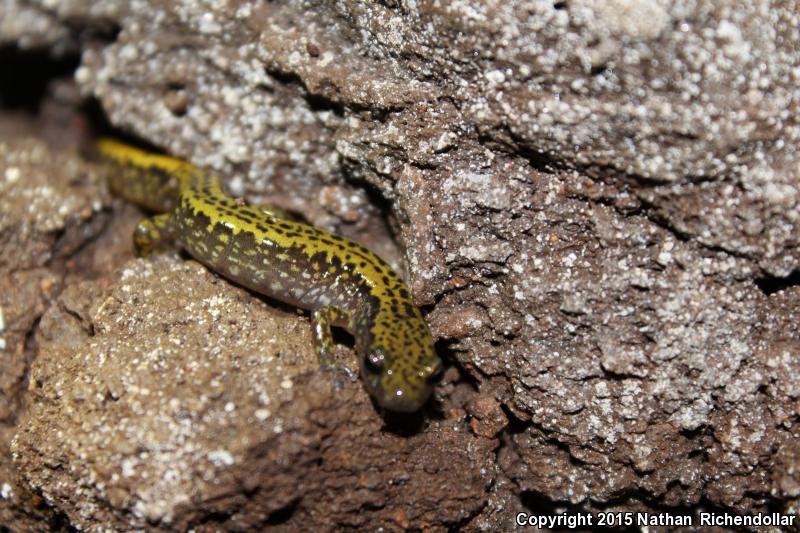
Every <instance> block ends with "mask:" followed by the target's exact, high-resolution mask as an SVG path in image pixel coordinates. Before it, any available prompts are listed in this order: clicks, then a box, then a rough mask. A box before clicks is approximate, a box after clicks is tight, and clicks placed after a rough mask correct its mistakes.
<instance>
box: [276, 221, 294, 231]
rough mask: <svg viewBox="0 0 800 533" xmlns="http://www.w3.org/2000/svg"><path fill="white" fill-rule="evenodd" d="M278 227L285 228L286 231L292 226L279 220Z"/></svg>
mask: <svg viewBox="0 0 800 533" xmlns="http://www.w3.org/2000/svg"><path fill="white" fill-rule="evenodd" d="M278 227H279V228H281V229H285V230H286V231H289V230H290V229H292V226H291V225H290V224H287V223H286V222H280V223H279V224H278Z"/></svg>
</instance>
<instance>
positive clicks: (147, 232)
mask: <svg viewBox="0 0 800 533" xmlns="http://www.w3.org/2000/svg"><path fill="white" fill-rule="evenodd" d="M174 237H175V226H174V224H173V220H172V215H171V214H169V213H164V214H162V215H156V216H154V217H152V218H146V219H144V220H142V221H141V222H139V224H138V225H137V226H136V229H135V230H134V232H133V249H134V251H135V252H136V255H137V256H138V257H142V256H145V255H149V254H150V253H152V252H153V250H155V249H156V248H157V247H158V246H159V245H160V244H163V243H165V242H167V241H169V240H172V239H173V238H174Z"/></svg>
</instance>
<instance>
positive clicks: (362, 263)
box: [358, 261, 367, 268]
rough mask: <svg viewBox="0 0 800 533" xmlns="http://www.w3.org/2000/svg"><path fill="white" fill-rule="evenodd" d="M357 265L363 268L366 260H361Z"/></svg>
mask: <svg viewBox="0 0 800 533" xmlns="http://www.w3.org/2000/svg"><path fill="white" fill-rule="evenodd" d="M358 266H359V268H364V267H365V266H367V262H366V261H361V262H360V263H359V264H358Z"/></svg>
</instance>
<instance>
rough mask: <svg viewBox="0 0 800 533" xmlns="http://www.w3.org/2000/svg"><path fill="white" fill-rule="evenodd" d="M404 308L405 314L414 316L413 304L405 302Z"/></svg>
mask: <svg viewBox="0 0 800 533" xmlns="http://www.w3.org/2000/svg"><path fill="white" fill-rule="evenodd" d="M405 308H406V315H407V316H409V317H413V316H414V306H413V305H411V304H410V303H407V304H405Z"/></svg>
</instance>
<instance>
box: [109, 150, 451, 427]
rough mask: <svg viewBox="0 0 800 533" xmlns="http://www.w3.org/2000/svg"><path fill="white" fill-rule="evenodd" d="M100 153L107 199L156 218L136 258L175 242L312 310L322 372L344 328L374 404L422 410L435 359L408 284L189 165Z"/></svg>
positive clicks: (140, 233) (348, 246) (342, 241)
mask: <svg viewBox="0 0 800 533" xmlns="http://www.w3.org/2000/svg"><path fill="white" fill-rule="evenodd" d="M96 151H97V153H98V154H99V157H100V160H101V162H102V163H103V164H104V165H105V167H106V169H107V173H108V179H109V185H110V187H111V190H112V192H114V193H115V194H117V195H118V196H120V197H122V198H124V199H126V200H128V201H130V202H133V203H136V204H138V205H140V206H142V207H145V208H147V209H150V210H152V211H155V212H158V213H160V214H158V215H156V216H154V217H153V218H149V219H146V220H143V221H142V222H140V223H139V225H138V227H137V228H136V231H135V234H134V246H135V248H136V250H137V252H138V253H139V254H147V253H149V252H151V251H152V250H153V249H154V248H155V247H156V246H157V245H159V244H161V243H163V242H165V241H169V240H174V241H177V242H178V243H179V245H180V246H181V247H182V248H184V249H185V250H186V251H187V252H188V253H189V254H190V255H192V256H193V257H194V258H195V259H197V260H198V261H200V262H201V263H203V264H205V265H206V266H208V267H209V268H211V269H213V270H215V271H216V272H219V273H220V274H222V275H223V276H225V277H227V278H229V279H231V280H233V281H235V282H236V283H239V284H241V285H243V286H245V287H248V288H249V289H252V290H254V291H257V292H259V293H261V294H264V295H266V296H268V297H270V298H274V299H276V300H279V301H281V302H285V303H288V304H291V305H294V306H297V307H300V308H302V309H307V310H310V311H311V313H312V314H311V317H312V322H313V328H314V340H315V344H316V349H317V353H318V354H319V357H320V362H321V363H322V364H323V365H332V364H333V358H332V348H333V339H332V336H331V326H340V327H344V328H345V329H347V330H348V331H350V332H351V333H352V335H353V337H354V338H355V348H356V351H357V353H358V357H359V363H360V370H361V376H362V379H363V381H364V385H365V387H366V389H367V391H368V392H369V393H370V394H371V395H372V397H373V398H374V399H375V401H376V402H377V403H378V404H379V405H380V406H382V407H384V408H386V409H389V410H391V411H399V412H411V411H415V410H417V409H419V408H420V407H421V406H422V404H424V403H425V401H426V400H427V399H428V397H429V396H430V394H431V391H432V388H433V381H434V378H435V376H436V375H437V374H438V372H439V370H440V368H441V360H440V359H439V357H438V356H437V355H436V351H435V349H434V342H433V338H432V337H431V333H430V330H429V329H428V325H427V323H426V322H425V319H424V318H423V316H422V313H421V312H420V310H419V308H418V307H417V306H415V305H414V303H413V301H412V300H411V294H410V291H409V288H408V286H407V285H406V283H405V282H404V281H403V280H402V279H401V278H400V277H399V276H398V275H397V273H395V272H394V270H393V269H392V268H391V267H390V266H389V265H388V264H386V262H385V261H383V260H382V259H380V258H379V257H378V256H377V255H375V254H374V253H373V252H371V251H369V250H368V249H366V248H364V247H363V246H361V245H360V244H358V243H357V242H355V241H352V240H350V239H347V238H345V237H342V236H340V235H336V234H334V233H330V232H327V231H324V230H321V229H319V228H315V227H313V226H310V225H307V224H303V223H300V222H296V221H292V220H287V219H286V218H284V217H282V216H280V214H278V213H276V212H274V211H271V210H269V209H263V208H258V207H253V206H247V205H244V204H243V203H242V202H240V201H238V200H236V199H233V198H231V197H230V196H228V195H226V194H225V193H224V192H223V190H222V187H221V185H220V182H219V180H218V179H217V178H216V177H215V176H213V175H211V174H209V173H206V172H204V171H202V170H200V169H198V168H197V167H195V166H193V165H191V164H190V163H187V162H185V161H182V160H179V159H175V158H172V157H168V156H163V155H155V154H151V153H148V152H145V151H143V150H140V149H137V148H134V147H132V146H129V145H127V144H124V143H121V142H118V141H115V140H111V139H103V140H101V141H99V142H98V143H97V150H96Z"/></svg>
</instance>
